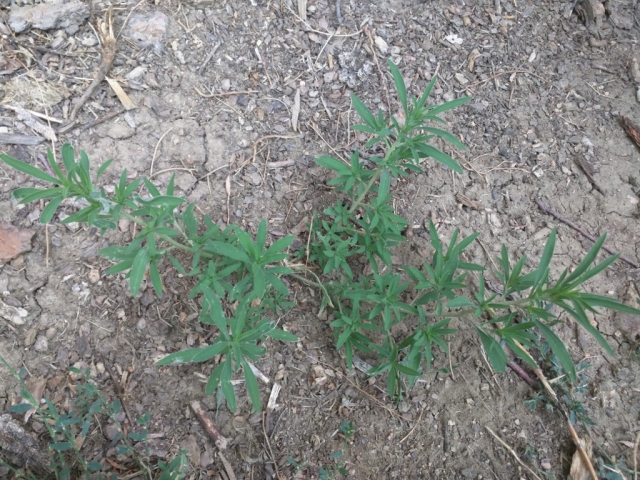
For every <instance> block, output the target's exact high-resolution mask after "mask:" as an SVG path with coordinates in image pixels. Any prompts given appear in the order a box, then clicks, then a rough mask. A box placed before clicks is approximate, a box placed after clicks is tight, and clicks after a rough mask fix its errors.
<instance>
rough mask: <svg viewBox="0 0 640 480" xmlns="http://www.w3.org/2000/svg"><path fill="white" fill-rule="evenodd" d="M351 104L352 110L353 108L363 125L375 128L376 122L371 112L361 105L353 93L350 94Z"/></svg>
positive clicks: (360, 101)
mask: <svg viewBox="0 0 640 480" xmlns="http://www.w3.org/2000/svg"><path fill="white" fill-rule="evenodd" d="M351 103H353V108H355V110H356V112H358V115H360V118H362V120H364V123H366V124H367V125H369V126H370V127H371V128H376V127H377V122H376V119H375V117H374V116H373V114H372V113H371V111H370V110H369V109H368V108H367V107H366V106H365V104H364V103H362V100H360V99H359V98H358V97H356V96H355V95H354V94H353V93H352V94H351Z"/></svg>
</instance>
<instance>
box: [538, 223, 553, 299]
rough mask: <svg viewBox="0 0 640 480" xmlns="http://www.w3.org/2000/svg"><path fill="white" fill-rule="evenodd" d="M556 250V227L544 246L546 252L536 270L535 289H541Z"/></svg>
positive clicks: (543, 253)
mask: <svg viewBox="0 0 640 480" xmlns="http://www.w3.org/2000/svg"><path fill="white" fill-rule="evenodd" d="M555 248H556V228H555V227H554V228H553V230H551V233H550V234H549V238H548V239H547V243H546V244H545V246H544V250H543V252H542V257H541V258H540V263H539V264H538V269H537V270H536V279H535V281H534V288H538V287H540V285H541V284H542V283H543V282H544V280H545V279H546V277H547V275H548V272H547V269H548V268H549V263H551V257H553V251H554V250H555Z"/></svg>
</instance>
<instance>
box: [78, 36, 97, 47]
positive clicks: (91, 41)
mask: <svg viewBox="0 0 640 480" xmlns="http://www.w3.org/2000/svg"><path fill="white" fill-rule="evenodd" d="M80 43H81V44H82V46H84V47H95V46H96V45H97V44H98V40H96V39H95V38H94V37H87V38H85V39H83V40H82V41H81V42H80Z"/></svg>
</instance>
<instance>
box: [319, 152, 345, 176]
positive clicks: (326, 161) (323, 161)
mask: <svg viewBox="0 0 640 480" xmlns="http://www.w3.org/2000/svg"><path fill="white" fill-rule="evenodd" d="M315 162H316V163H317V164H318V165H320V166H321V167H324V168H328V169H329V170H333V171H334V172H338V173H339V174H340V175H345V174H348V173H350V170H349V167H347V166H346V165H345V164H344V163H342V162H341V161H340V160H338V159H336V158H333V157H327V156H322V157H318V158H316V160H315Z"/></svg>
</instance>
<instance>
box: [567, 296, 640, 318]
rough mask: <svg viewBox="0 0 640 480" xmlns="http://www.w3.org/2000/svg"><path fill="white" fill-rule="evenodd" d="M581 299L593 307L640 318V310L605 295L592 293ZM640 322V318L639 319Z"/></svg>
mask: <svg viewBox="0 0 640 480" xmlns="http://www.w3.org/2000/svg"><path fill="white" fill-rule="evenodd" d="M580 299H581V300H582V301H584V302H585V303H586V304H588V305H590V306H592V307H603V308H608V309H609V310H615V311H617V312H623V313H630V314H631V315H638V316H640V310H638V309H637V308H633V307H630V306H629V305H625V304H624V303H620V302H619V301H618V300H616V299H615V298H611V297H605V296H603V295H595V294H592V293H581V294H580ZM638 321H640V318H639V319H638Z"/></svg>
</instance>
